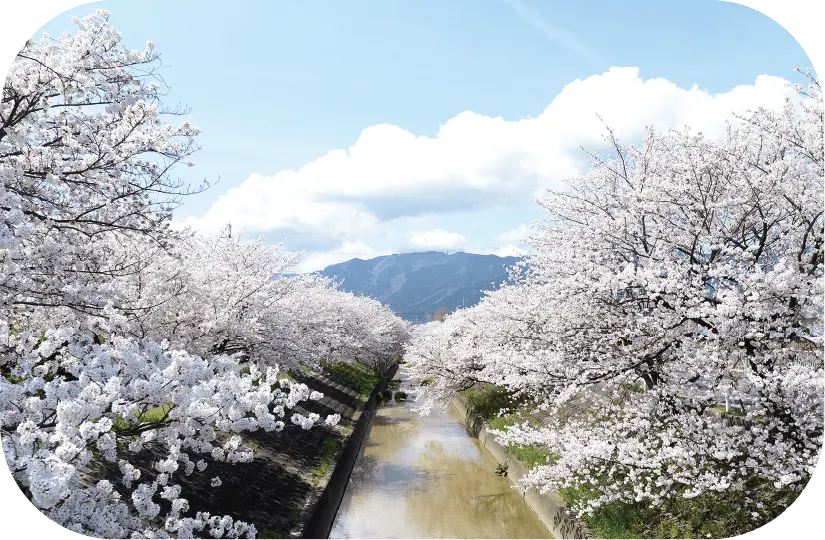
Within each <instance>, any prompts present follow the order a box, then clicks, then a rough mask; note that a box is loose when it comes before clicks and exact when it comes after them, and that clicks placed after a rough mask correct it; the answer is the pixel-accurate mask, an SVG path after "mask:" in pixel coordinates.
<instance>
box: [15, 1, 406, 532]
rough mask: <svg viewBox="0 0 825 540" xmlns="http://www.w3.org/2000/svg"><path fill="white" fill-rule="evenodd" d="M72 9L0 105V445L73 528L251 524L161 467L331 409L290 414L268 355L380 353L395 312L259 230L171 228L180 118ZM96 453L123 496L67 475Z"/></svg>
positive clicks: (95, 25) (137, 56) (282, 358)
mask: <svg viewBox="0 0 825 540" xmlns="http://www.w3.org/2000/svg"><path fill="white" fill-rule="evenodd" d="M74 23H75V25H76V27H77V28H76V31H75V32H74V33H71V32H66V33H65V34H64V35H63V36H61V37H60V38H58V39H52V38H49V37H47V36H44V37H43V39H42V40H40V41H39V42H28V43H27V44H26V45H25V47H24V48H23V49H22V50H21V51H20V53H19V54H18V56H17V58H16V60H15V62H14V64H13V65H12V67H11V71H10V72H9V74H8V76H7V78H6V82H5V85H4V88H3V96H2V103H1V104H0V178H2V183H1V184H0V212H1V213H2V218H0V430H2V431H0V434H1V435H2V444H3V451H4V454H5V458H6V461H7V463H8V465H9V468H10V469H11V472H12V474H13V476H14V478H15V480H16V481H17V482H18V484H19V485H20V486H21V488H22V489H23V490H24V491H25V492H26V493H27V495H28V496H29V497H30V499H31V501H32V502H33V503H34V504H35V505H36V506H37V507H38V508H39V509H40V510H41V511H42V512H44V513H45V514H46V515H47V516H48V517H50V518H51V519H53V520H55V521H56V522H58V523H60V524H62V525H63V526H65V527H68V528H70V529H73V530H75V531H78V532H82V533H85V534H91V535H95V536H102V537H108V538H113V537H125V536H130V535H132V536H136V537H141V536H143V537H162V536H167V535H169V534H175V535H179V536H182V537H191V536H192V535H193V534H210V535H212V536H215V537H220V536H228V537H239V536H244V535H245V536H249V537H252V536H254V534H255V532H256V531H255V527H254V525H253V524H248V523H242V522H237V521H235V522H233V520H232V519H231V518H230V517H227V516H217V515H210V514H209V513H208V510H209V509H197V510H201V511H198V512H195V511H194V510H196V509H191V510H190V509H189V504H188V502H187V501H186V500H185V499H183V498H181V497H180V492H181V488H180V486H179V485H178V484H177V483H176V478H178V477H180V475H189V474H193V473H194V471H195V470H197V471H198V473H203V474H208V471H206V472H204V469H205V468H206V463H205V462H204V461H203V459H201V458H200V457H199V456H200V455H204V456H206V455H208V456H210V457H211V458H212V459H215V460H218V461H225V462H243V461H248V460H250V459H252V457H253V452H252V450H251V449H250V448H248V447H245V446H244V445H243V441H242V439H241V437H240V436H239V435H238V434H240V433H242V432H245V431H254V430H257V429H263V430H267V431H281V430H282V429H283V428H284V423H285V422H287V421H291V422H293V423H295V424H298V425H300V426H302V427H304V428H306V429H308V428H310V427H312V425H313V423H316V422H320V421H325V422H326V423H328V424H335V423H336V422H337V420H338V418H337V415H332V416H331V417H328V418H326V419H324V420H322V419H321V418H318V417H317V415H314V414H313V415H310V416H309V417H304V416H302V415H300V414H297V413H296V414H292V415H290V413H289V412H288V411H289V409H290V408H291V407H294V406H295V405H296V404H297V403H299V402H300V401H302V400H305V399H319V398H320V397H322V396H321V394H319V393H318V392H311V389H309V388H307V387H306V385H303V384H298V383H295V382H292V381H291V380H290V379H288V378H283V377H282V376H279V374H280V373H282V372H283V371H285V369H287V368H291V367H299V368H309V369H312V368H314V367H317V366H318V364H319V362H320V360H322V359H323V360H326V361H345V362H349V361H364V362H379V361H385V360H386V359H387V358H392V357H394V356H395V355H397V354H399V353H400V352H401V349H400V347H401V344H402V343H403V341H404V340H405V339H406V335H407V326H406V323H404V322H402V321H401V320H400V319H398V318H397V317H395V316H394V315H393V314H392V312H390V311H389V310H388V309H387V308H385V307H384V306H382V305H380V304H379V303H378V302H376V301H374V300H371V299H368V298H363V297H356V296H354V295H352V294H349V293H345V292H343V291H340V290H339V289H338V288H337V284H336V283H334V282H333V281H331V280H329V279H326V278H321V277H318V276H314V275H297V276H296V275H291V274H288V271H289V270H290V268H291V267H292V266H293V265H294V264H295V262H296V257H294V256H290V255H285V254H283V253H280V252H279V251H278V249H277V248H276V247H273V246H271V245H268V244H266V243H265V242H263V241H262V240H254V241H241V240H240V239H239V238H233V237H231V235H229V234H227V233H226V232H225V233H223V234H219V235H214V236H201V235H196V234H193V233H192V232H191V231H177V232H176V231H174V230H172V229H171V228H170V226H169V225H170V220H171V211H172V210H173V209H174V207H175V206H176V205H177V204H179V202H180V200H181V198H182V197H183V196H185V195H187V194H189V193H191V191H190V190H189V189H188V187H187V186H185V185H184V184H182V183H181V182H180V181H179V180H176V177H175V176H173V174H174V171H175V169H176V166H178V165H182V164H188V165H191V162H189V161H188V160H189V158H190V155H191V154H192V153H193V152H194V151H195V150H197V146H196V144H195V137H196V135H197V133H198V130H197V129H196V128H195V127H193V126H192V125H190V124H189V123H188V122H186V121H183V122H180V123H175V124H173V123H169V121H168V119H169V118H170V117H174V116H175V115H181V114H184V113H185V112H186V111H184V110H181V109H170V108H167V107H165V106H164V105H163V103H162V98H163V96H164V91H165V89H166V87H165V86H164V84H163V81H162V79H161V78H160V76H159V73H158V68H159V65H160V61H159V56H158V53H157V52H156V51H155V50H154V46H153V44H152V43H147V46H146V49H145V50H138V51H136V50H130V49H128V48H126V47H125V46H124V45H123V44H122V43H121V35H120V34H119V33H118V32H117V31H116V30H115V29H114V28H113V27H112V26H111V25H110V24H109V23H108V14H107V13H106V12H104V11H98V12H97V13H96V14H95V15H92V16H89V17H86V18H84V19H82V20H79V19H77V20H75V21H74ZM202 187H203V186H202ZM158 407H162V409H160V410H162V411H163V412H162V416H159V415H158V414H154V415H146V414H144V413H146V412H147V411H149V410H152V409H154V410H155V411H157V410H158ZM146 444H152V445H153V446H155V447H159V448H163V449H164V453H165V455H166V457H165V458H164V459H162V460H160V461H158V462H156V463H154V465H153V467H154V469H155V471H156V473H157V474H156V475H155V476H154V477H153V478H152V479H146V478H141V476H140V471H139V470H138V469H137V468H136V467H135V466H134V465H133V464H132V463H130V462H128V461H127V460H126V459H124V458H123V455H122V452H121V450H122V449H125V448H128V449H129V450H131V451H139V450H140V449H141V448H142V447H143V446H144V445H146ZM97 459H102V460H108V461H114V462H117V463H118V465H119V467H120V470H121V471H122V473H123V478H122V482H123V486H125V488H126V489H127V494H128V495H127V496H125V497H124V496H121V495H120V494H119V491H122V490H115V489H114V487H115V486H114V485H113V484H112V483H110V482H108V481H105V480H104V481H100V482H97V483H95V484H92V485H90V486H89V485H87V484H85V483H84V478H83V474H82V470H83V468H84V466H86V465H88V464H89V463H90V462H91V461H92V460H97ZM220 483H221V481H220V479H219V478H217V477H215V478H214V479H213V480H212V485H213V486H218V485H220ZM84 486H86V487H84ZM161 499H165V500H166V501H168V503H167V504H166V506H165V508H168V507H169V506H171V509H170V510H169V511H168V512H163V513H161V505H160V504H159V502H160V500H161Z"/></svg>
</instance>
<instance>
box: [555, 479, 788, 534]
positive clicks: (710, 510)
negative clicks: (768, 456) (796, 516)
mask: <svg viewBox="0 0 825 540" xmlns="http://www.w3.org/2000/svg"><path fill="white" fill-rule="evenodd" d="M754 482H755V483H754V484H753V486H752V489H751V490H749V491H751V494H754V493H759V494H760V496H759V497H760V499H762V500H763V502H764V503H765V510H764V512H765V515H764V516H763V517H762V518H761V519H760V522H759V523H754V522H752V521H751V519H750V517H749V515H748V511H747V510H746V509H745V501H744V497H745V495H744V494H742V493H737V492H723V493H711V492H708V493H704V494H702V495H699V496H698V497H694V498H690V499H685V498H683V497H679V496H675V497H673V498H671V499H668V500H666V501H665V502H664V504H663V506H662V507H660V508H650V507H648V506H647V504H645V503H643V502H640V503H623V502H612V503H608V504H606V505H604V506H602V507H600V508H598V509H597V510H595V511H594V512H593V514H592V515H585V516H584V517H583V518H582V521H584V523H585V524H586V525H587V527H588V528H589V529H590V531H591V532H592V533H593V535H594V536H595V537H597V538H729V537H732V536H738V535H741V534H744V533H746V532H749V531H752V530H754V529H755V528H757V527H759V526H760V525H762V524H764V523H767V522H768V521H771V520H772V519H774V518H775V517H777V516H778V515H779V514H781V513H782V512H783V511H784V509H785V508H787V507H788V506H789V505H790V504H791V503H793V501H794V500H795V499H796V497H797V495H798V493H797V492H794V491H792V490H788V489H783V490H777V489H774V488H773V487H772V486H771V485H768V484H767V483H765V482H762V481H758V480H755V481H754ZM754 490H755V491H754ZM559 494H560V495H561V496H562V499H563V500H564V502H565V504H566V505H567V506H568V507H571V506H573V505H574V504H576V503H577V502H579V501H583V500H590V499H593V498H597V497H598V496H599V495H600V492H599V491H598V490H596V489H594V488H592V487H589V488H563V489H561V490H559Z"/></svg>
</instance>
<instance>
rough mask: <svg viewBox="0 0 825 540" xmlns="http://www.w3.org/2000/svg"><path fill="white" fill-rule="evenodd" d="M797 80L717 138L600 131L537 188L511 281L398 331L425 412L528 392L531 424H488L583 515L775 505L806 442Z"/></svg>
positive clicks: (817, 305)
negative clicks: (482, 386) (638, 507)
mask: <svg viewBox="0 0 825 540" xmlns="http://www.w3.org/2000/svg"><path fill="white" fill-rule="evenodd" d="M809 78H810V82H811V84H810V86H809V87H807V88H802V89H801V90H802V96H801V97H800V99H798V100H789V101H788V103H787V104H786V106H785V107H784V109H782V110H780V111H773V110H764V109H760V110H756V111H754V112H752V113H751V114H748V115H744V116H742V117H739V118H735V119H733V121H732V122H731V124H730V126H729V129H728V132H727V135H726V137H724V138H723V139H722V140H709V139H707V138H705V137H703V136H702V135H701V134H694V133H691V132H689V131H687V130H685V131H673V132H667V133H655V132H653V131H651V132H649V134H648V136H647V138H646V139H645V141H644V143H643V144H642V145H641V146H640V147H636V146H632V145H622V144H620V143H619V141H618V140H617V139H616V137H615V136H614V135H613V134H612V132H609V131H608V135H607V138H606V140H607V143H608V144H609V145H610V147H611V148H612V155H610V156H607V157H604V156H600V155H598V154H596V153H593V154H592V155H591V158H592V168H591V170H590V171H589V172H588V173H587V174H585V175H584V176H582V177H578V178H573V179H571V180H569V181H568V182H567V183H566V186H565V188H564V189H561V190H558V191H553V192H550V194H549V196H548V197H547V198H546V199H544V200H543V201H542V202H541V204H542V206H543V207H544V209H545V210H546V217H545V219H544V221H543V223H541V224H539V225H538V226H537V228H536V230H535V233H534V236H533V238H532V239H531V243H532V246H533V248H534V249H533V252H532V253H531V255H530V256H529V257H528V260H527V262H526V271H525V273H524V276H523V277H516V283H515V284H513V285H508V286H504V287H502V288H500V289H499V290H496V291H493V292H490V293H488V294H487V296H486V297H485V298H484V299H483V300H482V302H481V303H480V304H479V305H477V306H474V307H472V308H469V309H464V310H459V311H457V312H456V313H455V314H453V315H450V316H448V317H447V318H446V320H445V321H444V322H443V323H430V324H429V325H427V326H426V327H424V328H422V329H420V330H419V331H418V332H417V333H415V334H414V336H413V340H412V342H411V343H410V344H409V345H408V347H407V355H406V360H407V365H406V366H405V367H407V368H408V369H409V370H410V373H411V374H412V375H415V376H418V377H421V378H429V377H436V379H435V381H434V382H433V383H431V384H429V385H428V386H426V387H425V389H424V390H423V391H422V392H423V394H424V398H425V401H424V403H423V408H424V409H426V408H428V407H429V406H432V405H433V404H436V403H439V402H441V403H443V402H444V401H445V400H446V399H448V398H449V397H450V396H451V395H452V394H453V393H454V392H456V391H459V390H461V389H464V388H467V387H468V386H470V385H472V384H474V383H477V382H484V383H491V384H496V385H501V386H504V387H506V388H507V389H508V390H509V391H511V392H512V394H513V395H514V396H521V397H524V398H526V399H530V400H533V402H534V403H536V409H537V410H541V411H542V414H541V417H542V421H541V422H539V423H536V422H523V423H520V424H517V425H516V426H513V427H512V428H510V429H509V430H508V431H507V432H506V433H505V432H500V433H499V435H500V438H501V440H502V441H503V442H507V443H516V444H531V445H538V446H541V447H544V448H546V449H548V450H550V451H551V453H552V455H554V456H555V457H556V459H554V460H553V462H552V463H548V464H547V465H542V466H538V467H536V468H534V469H533V470H532V471H531V472H530V474H529V475H528V476H527V477H526V478H525V479H524V482H525V484H526V485H527V486H532V487H537V488H539V489H541V490H543V491H546V490H556V489H559V488H562V487H571V486H572V487H576V488H579V489H580V490H584V491H585V492H588V493H591V494H592V496H590V497H588V498H587V499H586V500H585V501H584V502H582V504H581V506H580V507H579V508H577V509H576V510H578V511H580V512H586V511H592V510H593V509H595V508H597V507H599V506H601V505H603V504H605V503H608V502H611V501H623V502H640V501H644V502H645V503H647V504H649V505H652V506H661V505H663V504H665V502H666V501H667V500H668V499H670V498H673V497H680V498H692V497H697V496H699V495H702V494H707V493H710V494H713V493H738V494H740V495H741V501H742V504H743V505H745V506H746V507H747V510H748V511H749V512H751V517H752V519H753V523H754V526H757V525H759V524H761V523H764V521H765V520H766V516H769V515H771V516H775V515H776V511H775V510H773V511H772V512H773V513H772V514H771V511H770V510H768V509H766V503H773V504H774V505H777V506H780V507H781V506H782V504H788V501H790V500H793V498H794V497H795V495H794V494H795V493H798V492H799V491H801V489H803V488H804V486H805V484H806V482H807V479H808V478H809V477H810V475H811V474H812V472H813V470H814V467H815V466H816V463H817V460H818V457H819V453H820V449H821V446H822V442H823V361H822V331H823V328H822V316H823V311H822V301H823V241H824V240H825V238H824V237H823V196H822V193H823V101H822V94H821V89H820V86H819V84H818V83H817V82H816V81H815V80H814V79H813V78H812V77H810V75H809ZM514 276H518V274H517V273H514ZM720 410H721V411H722V412H721V414H720ZM734 414H736V415H737V417H738V418H732V416H733V415H734ZM767 519H769V517H768V518H767Z"/></svg>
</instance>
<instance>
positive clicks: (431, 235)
mask: <svg viewBox="0 0 825 540" xmlns="http://www.w3.org/2000/svg"><path fill="white" fill-rule="evenodd" d="M409 244H410V246H411V247H414V248H418V249H423V250H439V249H442V250H445V251H457V250H460V249H462V248H464V247H465V246H466V245H467V239H466V238H465V237H464V235H463V234H458V233H454V232H449V231H445V230H442V229H431V230H429V231H418V232H415V233H413V234H412V236H410V239H409Z"/></svg>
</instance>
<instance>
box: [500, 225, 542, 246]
mask: <svg viewBox="0 0 825 540" xmlns="http://www.w3.org/2000/svg"><path fill="white" fill-rule="evenodd" d="M531 234H533V229H531V228H530V226H529V225H526V224H524V223H522V224H521V225H519V226H518V227H516V228H515V229H510V230H509V231H505V232H503V233H501V234H500V235H498V236H497V237H496V239H497V240H498V241H499V242H502V243H511V244H512V243H516V244H523V243H524V241H525V240H527V238H528V237H529V236H530V235H531Z"/></svg>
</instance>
